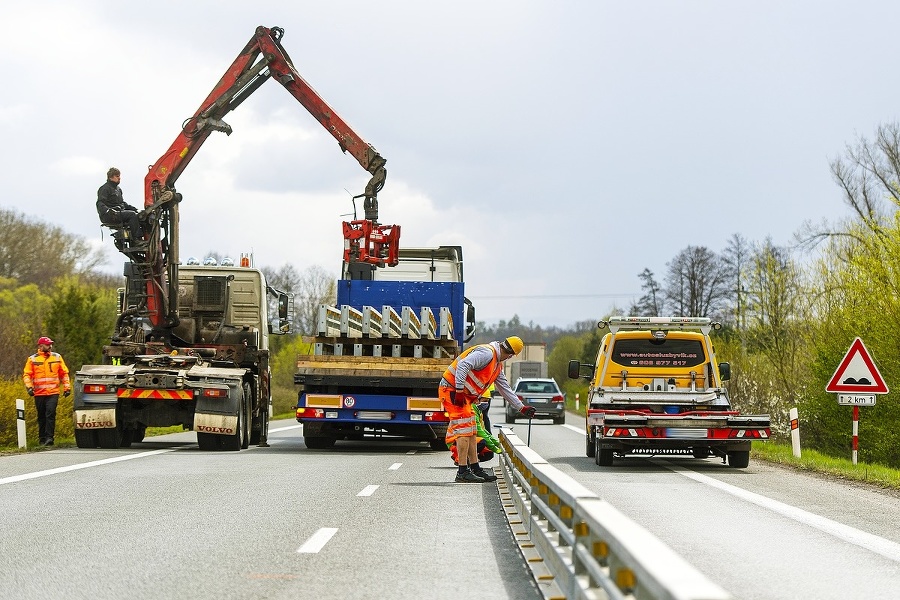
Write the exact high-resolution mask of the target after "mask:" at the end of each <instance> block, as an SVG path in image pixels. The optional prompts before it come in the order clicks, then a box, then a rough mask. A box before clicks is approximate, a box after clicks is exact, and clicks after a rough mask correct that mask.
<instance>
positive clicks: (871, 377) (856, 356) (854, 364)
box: [825, 338, 888, 465]
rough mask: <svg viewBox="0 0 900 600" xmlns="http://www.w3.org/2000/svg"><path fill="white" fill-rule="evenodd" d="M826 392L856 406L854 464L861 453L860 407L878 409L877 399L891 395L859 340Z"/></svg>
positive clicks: (841, 401) (836, 372) (826, 388)
mask: <svg viewBox="0 0 900 600" xmlns="http://www.w3.org/2000/svg"><path fill="white" fill-rule="evenodd" d="M825 391H826V392H832V393H834V394H837V400H838V404H841V405H846V406H852V407H853V447H852V450H853V452H852V456H853V464H854V465H855V464H856V460H857V455H858V452H859V407H860V406H875V396H877V395H878V394H887V393H888V387H887V384H886V383H885V382H884V378H883V377H882V376H881V373H879V372H878V367H876V366H875V362H874V361H873V360H872V357H871V355H870V354H869V351H868V350H866V346H865V344H863V342H862V340H861V339H860V338H856V339H855V340H853V343H852V344H850V349H849V350H847V354H845V355H844V358H843V359H842V360H841V364H839V365H838V368H837V369H835V371H834V375H832V376H831V381H829V382H828V385H827V386H825Z"/></svg>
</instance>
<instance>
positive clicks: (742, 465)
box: [728, 450, 750, 469]
mask: <svg viewBox="0 0 900 600" xmlns="http://www.w3.org/2000/svg"><path fill="white" fill-rule="evenodd" d="M749 464H750V451H749V450H736V451H734V452H729V453H728V466H730V467H734V468H735V469H746V468H747V465H749Z"/></svg>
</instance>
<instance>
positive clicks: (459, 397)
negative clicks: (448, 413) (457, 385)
mask: <svg viewBox="0 0 900 600" xmlns="http://www.w3.org/2000/svg"><path fill="white" fill-rule="evenodd" d="M450 404H452V405H453V406H465V405H466V396H465V394H464V393H463V392H457V391H456V390H450Z"/></svg>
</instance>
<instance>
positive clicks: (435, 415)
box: [425, 411, 450, 422]
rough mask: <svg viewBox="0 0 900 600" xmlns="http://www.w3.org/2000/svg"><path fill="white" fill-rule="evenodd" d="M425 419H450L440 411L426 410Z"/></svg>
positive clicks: (446, 420)
mask: <svg viewBox="0 0 900 600" xmlns="http://www.w3.org/2000/svg"><path fill="white" fill-rule="evenodd" d="M425 420H426V421H445V422H449V421H450V415H448V414H447V413H445V412H443V411H441V412H427V413H425Z"/></svg>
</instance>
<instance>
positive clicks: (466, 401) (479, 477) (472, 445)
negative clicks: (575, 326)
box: [438, 336, 535, 483]
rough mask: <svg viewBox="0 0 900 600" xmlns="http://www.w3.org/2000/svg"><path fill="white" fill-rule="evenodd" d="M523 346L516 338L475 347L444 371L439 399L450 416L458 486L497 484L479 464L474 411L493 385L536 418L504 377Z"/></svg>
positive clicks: (449, 434)
mask: <svg viewBox="0 0 900 600" xmlns="http://www.w3.org/2000/svg"><path fill="white" fill-rule="evenodd" d="M524 346H525V344H524V343H523V342H522V340H521V338H518V337H516V336H512V337H508V338H506V339H505V340H502V341H499V342H490V343H487V344H479V345H477V346H472V347H471V348H469V349H468V350H465V351H464V352H463V353H462V354H460V355H459V356H457V357H456V359H454V361H453V362H452V363H450V366H449V367H447V370H446V371H444V375H443V377H442V378H441V383H440V386H439V387H438V397H439V398H440V399H441V402H442V403H443V405H444V410H445V411H447V413H448V415H449V416H450V424H449V425H448V426H447V444H452V443H456V448H457V461H458V463H459V471H458V472H457V474H456V482H457V483H484V482H486V481H496V480H497V476H496V475H493V474H492V473H489V472H488V471H485V470H484V469H482V468H481V465H479V464H478V445H477V441H476V438H475V432H476V421H475V411H474V410H473V408H472V405H473V404H475V403H477V402H478V401H479V398H480V397H481V395H482V394H483V393H484V391H485V390H486V389H487V387H488V386H489V385H491V384H492V383H493V384H494V387H495V389H497V390H498V391H499V392H500V395H502V396H503V397H504V398H506V401H507V402H509V403H510V404H512V406H513V407H515V408H516V409H518V411H519V412H520V413H522V415H523V416H525V417H528V418H529V419H530V418H531V417H533V416H534V412H535V411H534V407H532V406H528V405H526V404H524V403H523V402H522V401H521V400H519V397H518V396H516V394H515V392H513V391H512V388H510V387H509V382H507V381H506V376H505V375H503V361H505V360H507V359H509V358H512V357H513V356H515V355H517V354H518V353H519V352H521V351H522V348H523V347H524Z"/></svg>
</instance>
